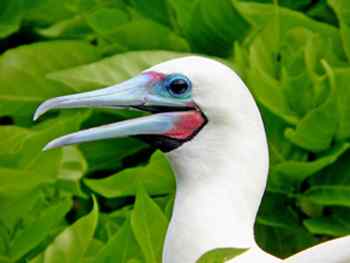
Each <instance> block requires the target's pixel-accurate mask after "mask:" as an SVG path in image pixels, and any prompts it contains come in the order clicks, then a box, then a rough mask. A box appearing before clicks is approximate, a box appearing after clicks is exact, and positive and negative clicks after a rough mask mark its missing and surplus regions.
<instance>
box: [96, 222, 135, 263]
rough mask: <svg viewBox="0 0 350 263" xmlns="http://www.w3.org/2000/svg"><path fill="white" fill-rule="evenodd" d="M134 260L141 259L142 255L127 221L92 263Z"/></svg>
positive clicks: (123, 262)
mask: <svg viewBox="0 0 350 263" xmlns="http://www.w3.org/2000/svg"><path fill="white" fill-rule="evenodd" d="M135 258H142V255H141V251H140V248H139V246H138V244H137V242H136V240H135V237H134V234H133V232H132V230H131V225H130V219H127V220H126V221H125V222H124V224H123V226H122V227H121V228H120V229H119V231H118V232H117V233H116V234H115V235H114V236H112V237H111V238H110V240H109V241H108V242H107V244H106V245H105V246H103V247H102V249H101V250H100V251H99V253H98V254H97V255H96V257H95V260H94V261H92V262H94V263H99V262H104V263H112V262H118V263H119V262H120V263H128V262H129V261H130V260H131V259H135Z"/></svg>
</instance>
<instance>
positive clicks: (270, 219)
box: [256, 191, 298, 229]
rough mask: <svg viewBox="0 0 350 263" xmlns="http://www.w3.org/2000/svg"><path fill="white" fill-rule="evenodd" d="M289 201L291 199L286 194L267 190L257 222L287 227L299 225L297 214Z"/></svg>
mask: <svg viewBox="0 0 350 263" xmlns="http://www.w3.org/2000/svg"><path fill="white" fill-rule="evenodd" d="M289 203H290V200H289V199H288V198H287V197H286V196H285V195H283V194H279V193H272V192H269V191H267V192H266V193H265V195H264V197H263V201H262V203H261V205H260V207H259V213H258V217H257V218H256V222H257V223H259V224H263V225H266V226H271V227H278V228H286V229H288V228H290V229H294V228H296V227H298V218H297V215H296V213H295V211H294V210H293V208H292V207H291V205H290V204H289Z"/></svg>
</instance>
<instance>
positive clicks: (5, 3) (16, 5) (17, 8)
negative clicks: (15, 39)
mask: <svg viewBox="0 0 350 263" xmlns="http://www.w3.org/2000/svg"><path fill="white" fill-rule="evenodd" d="M22 14H23V7H22V1H18V0H16V1H13V0H2V1H1V2H0V39H1V38H5V37H7V36H8V35H11V34H12V33H14V32H16V31H17V30H18V29H19V27H20V25H21V21H22Z"/></svg>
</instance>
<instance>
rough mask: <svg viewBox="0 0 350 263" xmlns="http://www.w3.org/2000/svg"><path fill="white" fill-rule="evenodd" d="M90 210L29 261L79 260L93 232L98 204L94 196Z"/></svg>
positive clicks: (33, 262) (44, 262)
mask: <svg viewBox="0 0 350 263" xmlns="http://www.w3.org/2000/svg"><path fill="white" fill-rule="evenodd" d="M93 200H94V205H93V208H92V211H91V212H90V213H89V214H88V215H86V216H84V217H82V218H80V219H79V220H78V221H76V222H75V223H74V224H73V225H71V226H69V227H68V228H66V229H65V230H64V231H63V232H62V233H61V234H59V235H58V236H57V237H56V238H55V240H54V241H53V242H52V243H51V244H50V245H49V246H48V247H47V248H46V250H45V251H44V252H43V253H41V254H40V255H39V256H37V257H36V258H35V259H33V260H31V261H30V262H31V263H54V262H62V263H69V262H72V263H73V262H79V261H80V260H81V259H82V257H83V255H84V254H85V253H86V250H87V249H88V247H89V244H90V242H91V240H92V238H93V235H94V233H95V229H96V224H97V217H98V206H97V202H96V200H95V198H93Z"/></svg>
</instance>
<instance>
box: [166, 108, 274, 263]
mask: <svg viewBox="0 0 350 263" xmlns="http://www.w3.org/2000/svg"><path fill="white" fill-rule="evenodd" d="M252 114H253V117H254V118H255V119H253V120H254V121H249V120H242V121H244V124H243V125H241V126H240V127H235V125H232V126H231V125H226V126H224V127H220V128H219V129H218V128H217V127H211V126H210V124H208V126H209V127H205V128H204V129H203V131H202V132H201V133H200V134H199V135H198V136H197V137H196V139H195V140H194V141H191V142H188V143H186V144H185V145H183V146H182V147H181V148H179V149H177V150H175V151H173V152H171V153H169V154H168V157H169V159H170V162H171V163H172V166H173V169H174V172H175V175H176V181H177V190H176V198H175V204H174V209H173V215H172V219H171V222H170V225H169V228H168V232H167V237H166V241H165V247H164V253H163V263H175V262H183V263H193V262H195V261H196V260H197V259H198V258H199V257H200V256H201V255H202V254H204V253H205V252H207V251H209V250H212V249H215V248H220V247H221V248H222V247H235V248H248V247H252V246H254V245H255V241H254V223H255V217H256V214H257V211H258V208H259V204H260V202H261V198H262V195H263V192H264V190H265V184H266V178H267V169H268V153H267V145H266V138H265V133H264V129H263V125H262V121H261V119H260V115H259V113H258V112H257V110H256V111H255V112H252ZM228 135H229V136H228ZM213 138H215V139H213Z"/></svg>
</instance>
